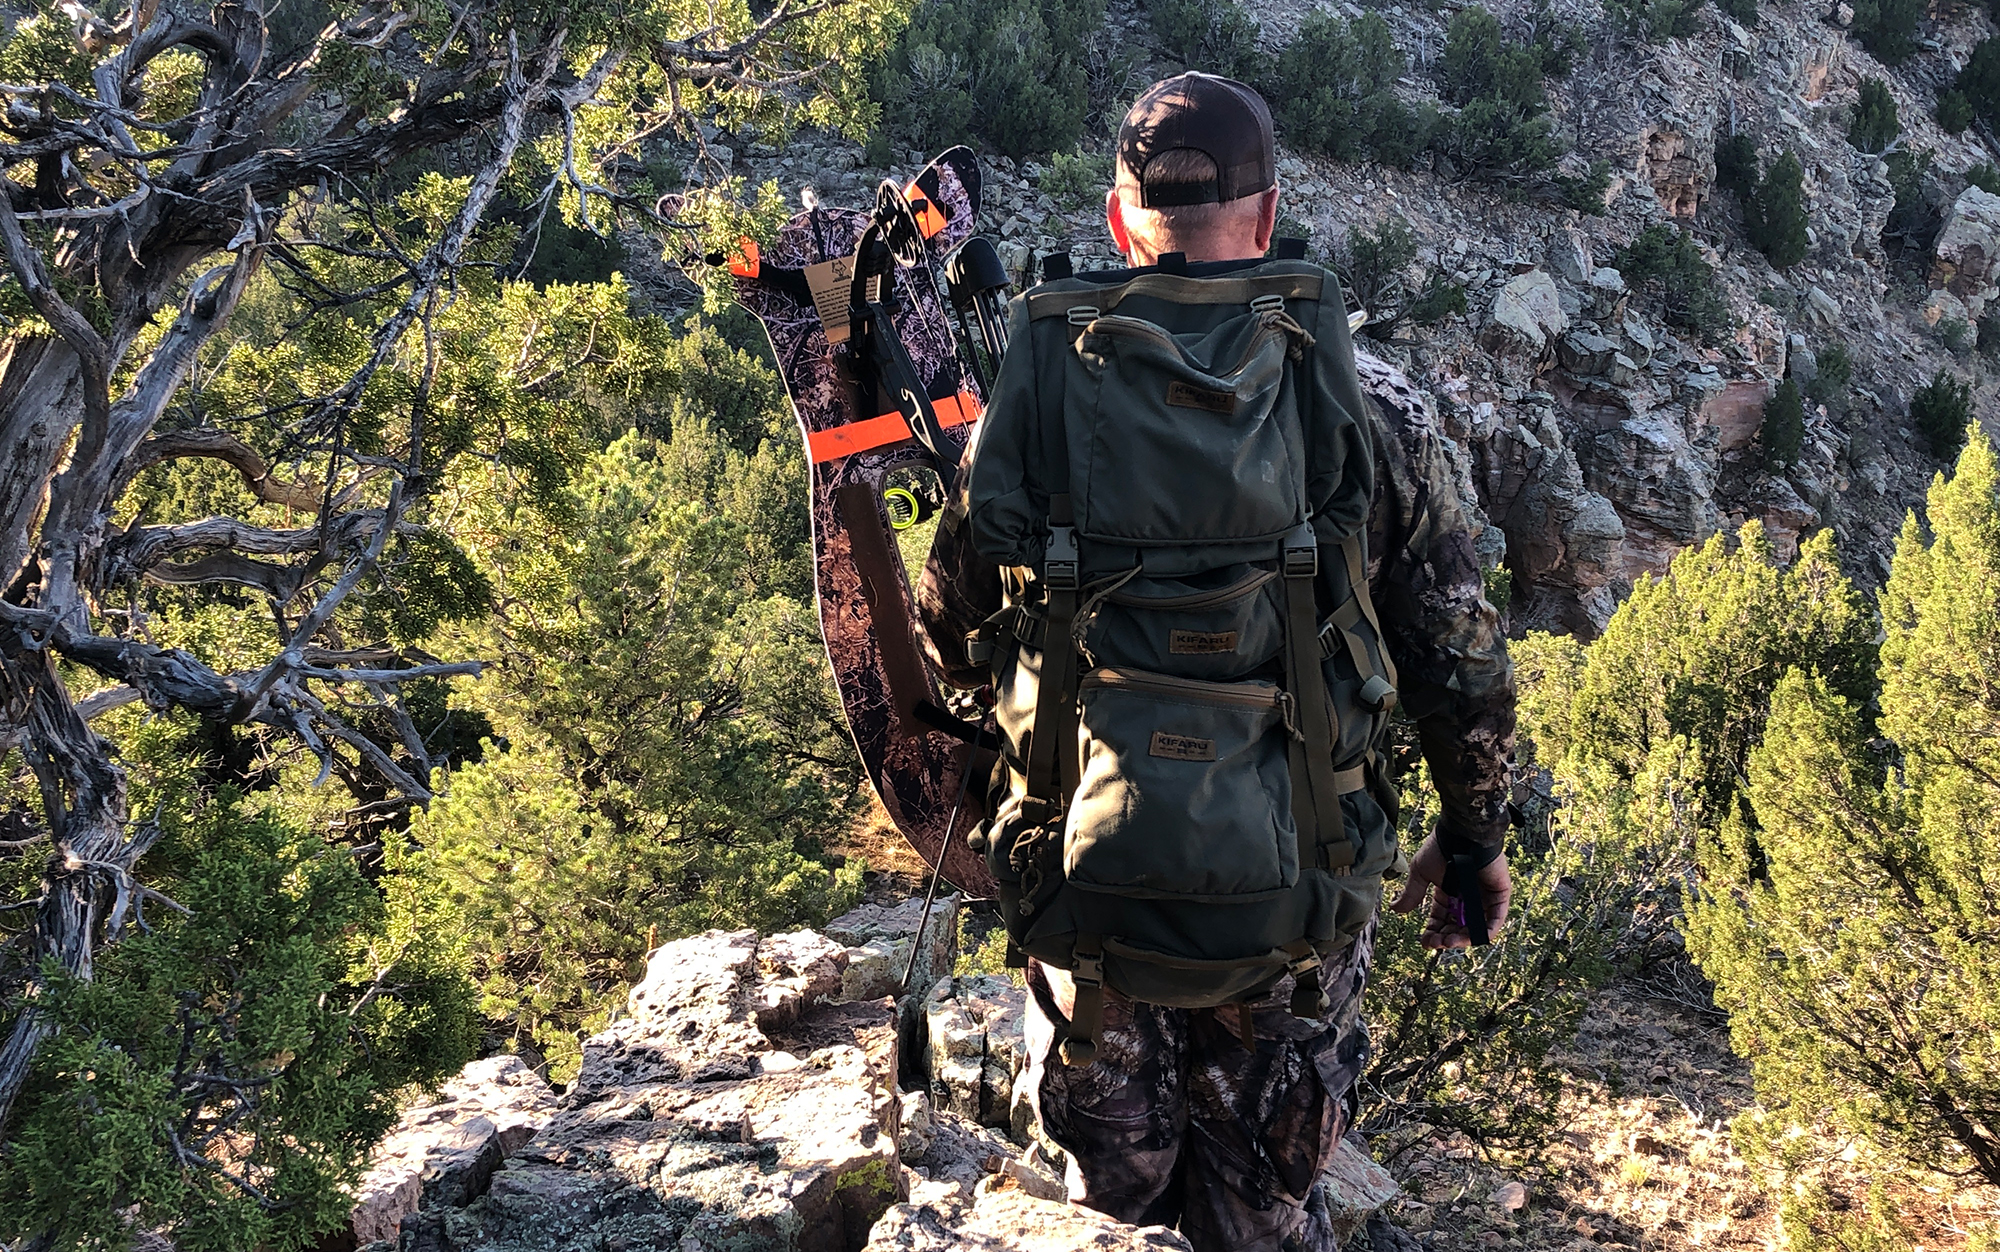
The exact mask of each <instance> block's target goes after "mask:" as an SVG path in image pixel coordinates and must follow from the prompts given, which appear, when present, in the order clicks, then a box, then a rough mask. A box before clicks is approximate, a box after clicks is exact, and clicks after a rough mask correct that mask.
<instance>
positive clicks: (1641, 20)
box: [1604, 0, 1705, 43]
mask: <svg viewBox="0 0 2000 1252" xmlns="http://www.w3.org/2000/svg"><path fill="white" fill-rule="evenodd" d="M1704 3H1705V0H1605V3H1604V15H1605V17H1606V18H1607V19H1609V20H1610V22H1611V28H1612V29H1613V30H1615V31H1617V32H1618V33H1619V34H1621V35H1624V36H1625V37H1626V38H1628V39H1637V40H1640V41H1641V42H1644V43H1659V42H1660V41H1661V40H1663V39H1681V38H1684V37H1686V36H1688V35H1692V34H1694V33H1695V31H1696V30H1698V29H1700V26H1701V10H1702V5H1703V4H1704Z"/></svg>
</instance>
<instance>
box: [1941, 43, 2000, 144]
mask: <svg viewBox="0 0 2000 1252" xmlns="http://www.w3.org/2000/svg"><path fill="white" fill-rule="evenodd" d="M1952 88H1953V90H1954V91H1956V92H1957V93H1958V94H1960V95H1962V96H1964V97H1965V100H1966V103H1967V104H1968V105H1970V106H1971V112H1972V116H1973V117H1975V118H1977V119H1979V120H1980V121H1982V122H1985V123H1986V124H1987V125H1988V126H1994V125H2000V39H1982V40H1980V41H1979V42H1978V44H1976V45H1974V47H1973V49H1972V55H1970V56H1968V57H1967V58H1966V59H1965V66H1964V68H1963V69H1961V70H1959V71H1958V78H1957V80H1956V81H1955V82H1953V84H1952Z"/></svg>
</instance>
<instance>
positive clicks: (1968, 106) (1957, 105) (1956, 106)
mask: <svg viewBox="0 0 2000 1252" xmlns="http://www.w3.org/2000/svg"><path fill="white" fill-rule="evenodd" d="M1972 118H1973V110H1972V100H1971V98H1970V97H1968V96H1967V95H1966V94H1965V93H1964V92H1962V91H1960V90H1958V89H1957V88H1956V87H1954V88H1952V89H1951V90H1950V91H1947V92H1945V93H1944V94H1943V95H1940V96H1939V97H1938V106H1937V124H1938V129H1940V130H1942V131H1944V133H1945V134H1947V135H1959V134H1963V133H1964V132H1965V128H1966V127H1968V126H1970V125H1972Z"/></svg>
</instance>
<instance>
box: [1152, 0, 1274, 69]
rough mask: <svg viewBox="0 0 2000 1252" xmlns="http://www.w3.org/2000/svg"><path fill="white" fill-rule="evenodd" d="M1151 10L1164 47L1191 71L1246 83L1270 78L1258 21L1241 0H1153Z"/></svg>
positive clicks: (1155, 28) (1154, 25)
mask: <svg viewBox="0 0 2000 1252" xmlns="http://www.w3.org/2000/svg"><path fill="white" fill-rule="evenodd" d="M1146 10H1147V12H1148V13H1150V14H1151V15H1152V18H1153V33H1154V34H1156V35H1158V36H1159V37H1160V44H1161V47H1162V49H1163V50H1164V51H1165V52H1166V53H1167V55H1169V56H1171V57H1174V58H1176V59H1178V60H1179V61H1180V62H1181V63H1182V64H1184V65H1186V66H1187V67H1188V68H1189V69H1194V70H1203V71H1205V72H1207V73H1210V74H1220V75H1222V76H1223V77H1225V78H1234V79H1238V80H1241V81H1243V82H1253V81H1259V80H1261V79H1262V78H1263V77H1264V74H1265V67H1266V61H1267V58H1266V57H1265V56H1264V54H1263V53H1261V52H1260V51H1258V49H1257V19H1256V18H1253V17H1251V16H1250V13H1249V11H1248V10H1246V9H1245V8H1244V7H1243V6H1242V5H1240V4H1238V3H1237V2H1236V0H1147V4H1146Z"/></svg>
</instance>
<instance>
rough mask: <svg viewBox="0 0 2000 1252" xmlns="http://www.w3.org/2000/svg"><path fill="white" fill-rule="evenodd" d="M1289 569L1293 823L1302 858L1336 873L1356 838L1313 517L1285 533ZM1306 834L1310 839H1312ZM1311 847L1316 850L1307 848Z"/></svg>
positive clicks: (1350, 861) (1346, 864) (1350, 860)
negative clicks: (1342, 763)
mask: <svg viewBox="0 0 2000 1252" xmlns="http://www.w3.org/2000/svg"><path fill="white" fill-rule="evenodd" d="M1281 559H1282V562H1283V568H1284V574H1285V671H1286V672H1285V686H1286V687H1288V688H1290V694H1291V697H1292V700H1293V703H1294V704H1295V705H1296V707H1297V711H1298V713H1297V716H1298V724H1299V728H1298V733H1297V734H1296V735H1294V736H1293V737H1292V744H1291V775H1292V824H1293V826H1295V827H1296V828H1297V832H1298V841H1299V853H1300V856H1299V858H1298V863H1299V864H1301V865H1304V864H1309V863H1311V860H1312V857H1313V855H1314V853H1316V854H1317V855H1318V856H1319V857H1321V858H1323V860H1322V861H1321V864H1322V865H1323V866H1324V867H1325V868H1326V869H1329V870H1332V871H1333V872H1335V873H1339V872H1341V871H1342V870H1346V869H1349V868H1351V867H1352V866H1353V865H1354V843H1353V841H1352V840H1350V839H1349V838H1348V837H1347V820H1346V818H1345V817H1343V816H1342V815H1341V811H1340V783H1339V781H1338V780H1337V779H1336V778H1335V777H1334V771H1333V745H1334V743H1335V741H1336V740H1338V739H1339V738H1340V727H1339V725H1338V724H1337V719H1338V714H1336V713H1335V712H1334V708H1333V699H1332V695H1331V693H1330V692H1328V690H1327V686H1326V675H1325V674H1324V673H1322V672H1321V671H1320V667H1319V648H1318V647H1317V646H1314V645H1316V644H1317V642H1318V639H1319V615H1318V613H1317V612H1316V611H1315V607H1314V602H1313V583H1314V581H1315V580H1316V579H1317V578H1318V576H1319V538H1318V536H1317V535H1315V534H1314V533H1313V528H1312V523H1311V522H1301V523H1300V524H1299V527H1298V529H1296V530H1294V531H1293V532H1292V533H1291V534H1289V535H1286V536H1285V539H1284V543H1283V547H1282V549H1281ZM1302 783H1303V785H1301V784H1302ZM1307 840H1311V843H1310V844H1308V843H1307ZM1308 847H1310V848H1311V849H1313V852H1308V851H1307V849H1308Z"/></svg>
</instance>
